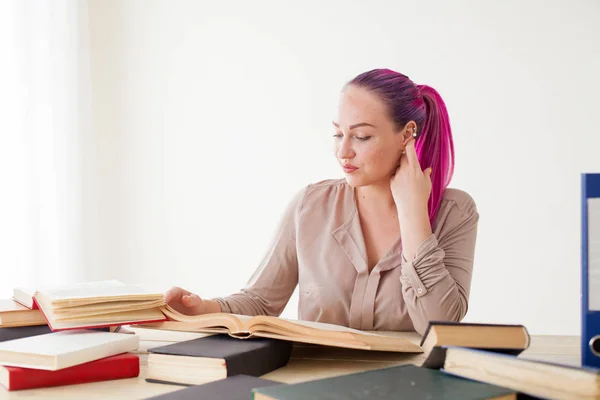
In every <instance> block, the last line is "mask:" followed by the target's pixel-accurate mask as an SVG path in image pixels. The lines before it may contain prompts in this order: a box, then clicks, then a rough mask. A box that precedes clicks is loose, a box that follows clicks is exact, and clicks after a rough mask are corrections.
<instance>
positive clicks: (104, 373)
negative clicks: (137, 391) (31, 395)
mask: <svg viewBox="0 0 600 400" xmlns="http://www.w3.org/2000/svg"><path fill="white" fill-rule="evenodd" d="M139 373H140V360H139V357H138V356H137V355H135V354H132V353H123V354H119V355H115V356H111V357H106V358H102V359H100V360H96V361H91V362H88V363H84V364H80V365H75V366H72V367H69V368H64V369H61V370H57V371H46V370H41V369H31V368H20V367H7V366H0V384H2V386H4V387H5V388H6V389H7V390H9V391H13V390H23V389H33V388H41V387H52V386H63V385H74V384H79V383H88V382H100V381H108V380H114V379H124V378H134V377H136V376H138V375H139Z"/></svg>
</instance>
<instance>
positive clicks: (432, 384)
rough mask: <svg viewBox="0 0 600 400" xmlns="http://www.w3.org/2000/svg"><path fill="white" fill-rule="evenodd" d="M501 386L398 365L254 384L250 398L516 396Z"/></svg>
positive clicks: (268, 399) (411, 366)
mask: <svg viewBox="0 0 600 400" xmlns="http://www.w3.org/2000/svg"><path fill="white" fill-rule="evenodd" d="M517 394H518V393H517V392H515V391H514V390H510V389H506V388H503V387H499V386H495V385H490V384H487V383H481V382H476V381H472V380H469V379H464V378H459V377H456V376H452V375H448V374H445V373H444V372H442V371H440V370H434V369H429V368H423V367H417V366H415V365H402V366H396V367H387V368H381V369H377V370H371V371H366V372H359V373H354V374H348V375H342V376H337V377H333V378H326V379H318V380H314V381H309V382H302V383H295V384H288V385H278V386H270V387H261V388H255V389H253V390H252V398H253V399H254V400H300V399H302V400H309V399H382V400H383V399H415V400H418V399H462V400H469V399H502V400H504V399H517Z"/></svg>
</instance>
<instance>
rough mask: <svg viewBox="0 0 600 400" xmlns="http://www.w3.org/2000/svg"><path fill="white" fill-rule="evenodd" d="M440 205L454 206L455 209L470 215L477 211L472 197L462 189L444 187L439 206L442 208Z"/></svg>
mask: <svg viewBox="0 0 600 400" xmlns="http://www.w3.org/2000/svg"><path fill="white" fill-rule="evenodd" d="M442 206H444V207H446V208H454V209H455V211H457V212H461V213H463V214H469V215H470V214H474V213H477V204H475V200H474V199H473V197H472V196H471V195H470V194H469V193H467V192H465V191H464V190H460V189H456V188H446V190H445V191H444V194H443V195H442V200H441V203H440V208H442Z"/></svg>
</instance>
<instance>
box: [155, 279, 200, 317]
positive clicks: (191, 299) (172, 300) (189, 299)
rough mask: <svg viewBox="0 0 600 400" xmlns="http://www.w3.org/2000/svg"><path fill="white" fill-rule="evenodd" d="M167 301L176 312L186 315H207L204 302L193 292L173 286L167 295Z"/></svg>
mask: <svg viewBox="0 0 600 400" xmlns="http://www.w3.org/2000/svg"><path fill="white" fill-rule="evenodd" d="M165 301H166V303H167V304H168V305H169V306H171V307H172V308H173V309H175V310H176V311H178V312H180V313H182V314H186V315H199V314H205V313H206V310H205V308H206V307H205V304H204V301H203V300H202V299H201V298H200V296H198V295H197V294H194V293H192V292H188V291H187V290H185V289H182V288H180V287H178V286H173V287H172V288H170V289H169V290H167V292H166V293H165Z"/></svg>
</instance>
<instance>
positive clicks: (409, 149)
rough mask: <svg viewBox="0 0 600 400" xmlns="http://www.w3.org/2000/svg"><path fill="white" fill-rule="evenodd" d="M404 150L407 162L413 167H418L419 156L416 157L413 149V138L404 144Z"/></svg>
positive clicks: (415, 151)
mask: <svg viewBox="0 0 600 400" xmlns="http://www.w3.org/2000/svg"><path fill="white" fill-rule="evenodd" d="M404 152H405V154H406V159H407V160H408V164H409V165H412V166H414V167H418V166H419V158H418V157H417V150H416V149H415V141H414V139H413V140H410V141H409V142H408V143H407V144H406V148H405V150H404Z"/></svg>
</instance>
